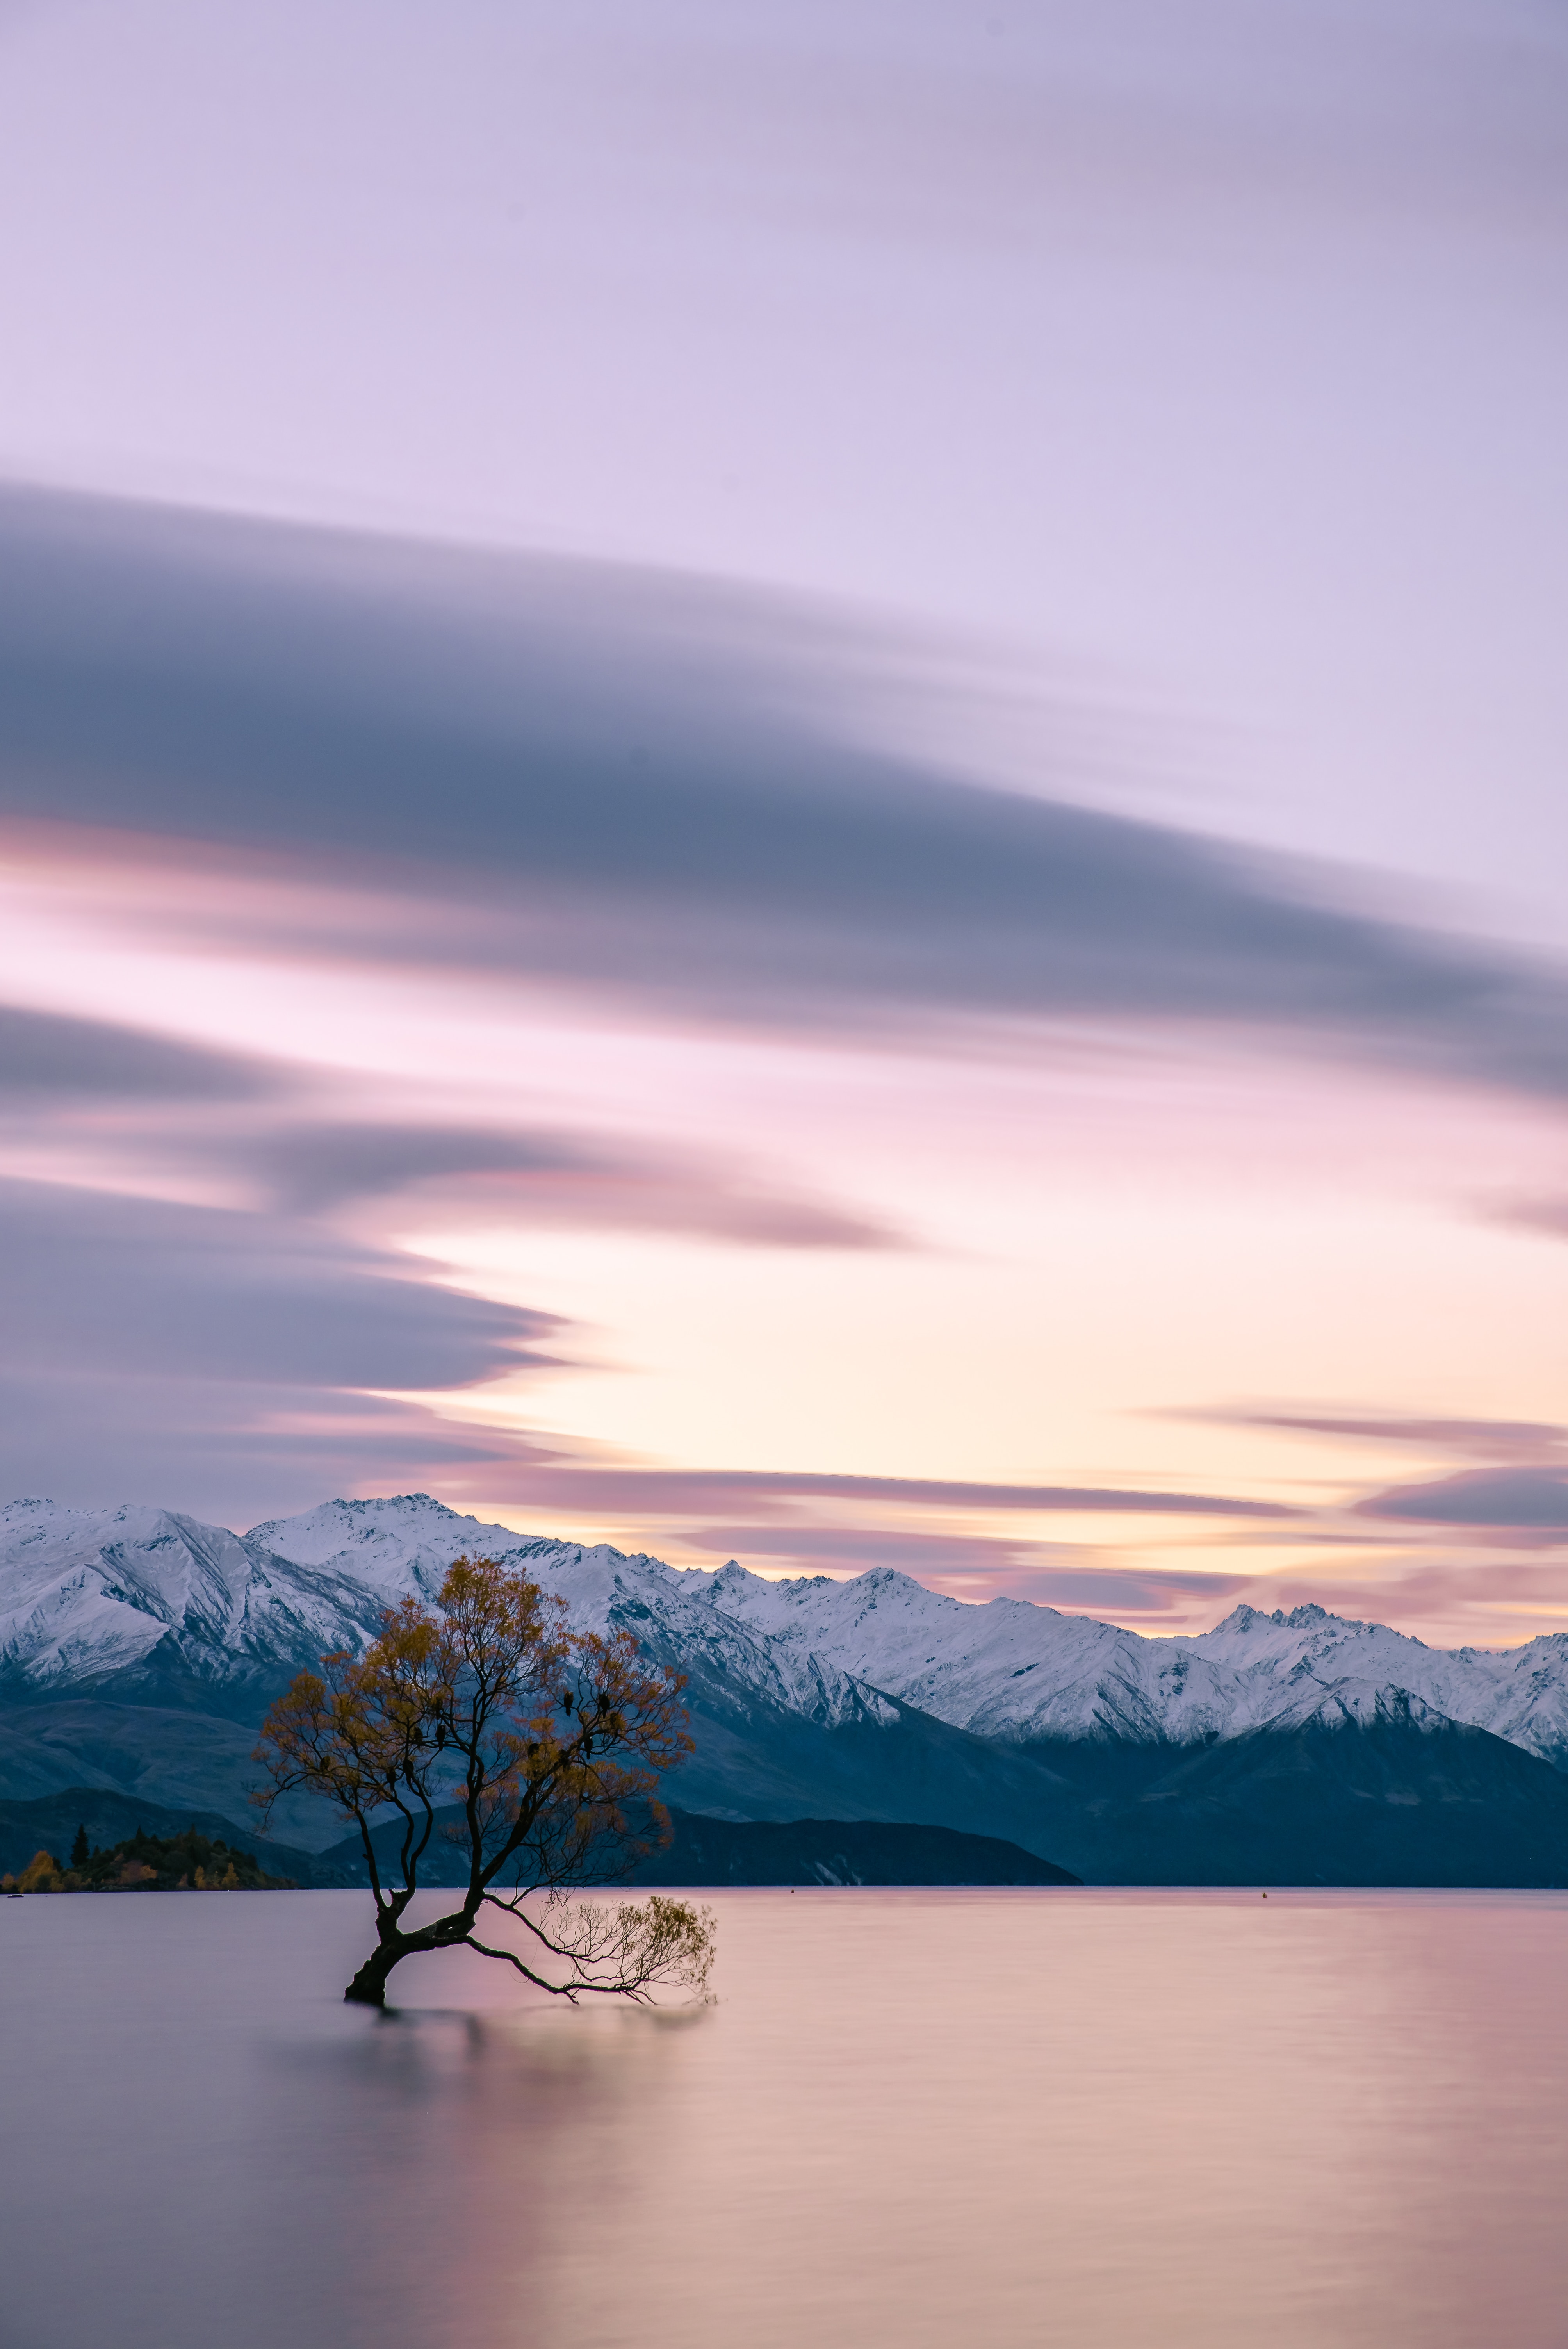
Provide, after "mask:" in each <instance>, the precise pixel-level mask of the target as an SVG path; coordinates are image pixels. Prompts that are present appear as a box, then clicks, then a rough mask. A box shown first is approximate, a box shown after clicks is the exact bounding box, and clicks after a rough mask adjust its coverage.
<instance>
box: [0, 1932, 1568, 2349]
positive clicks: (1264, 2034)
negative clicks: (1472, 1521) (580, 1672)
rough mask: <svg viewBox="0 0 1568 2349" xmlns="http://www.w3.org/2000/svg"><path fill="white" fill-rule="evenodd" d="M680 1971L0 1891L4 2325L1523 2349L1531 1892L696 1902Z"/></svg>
mask: <svg viewBox="0 0 1568 2349" xmlns="http://www.w3.org/2000/svg"><path fill="white" fill-rule="evenodd" d="M703 1897H705V1898H707V1899H711V1901H712V1904H713V1907H714V1908H715V1909H716V1910H717V1914H718V1920H719V1951H720V1961H719V1966H718V1968H717V1973H716V1977H715V1988H716V1991H717V2004H715V2005H713V2006H710V2007H707V2008H705V2009H697V2010H688V2011H686V2012H665V2013H645V2012H635V2011H633V2012H628V2011H624V2010H623V2009H620V2008H614V2009H606V2008H604V2007H600V2008H597V2009H595V2010H593V2011H592V2012H584V2011H576V2012H574V2011H572V2010H570V2009H563V2008H562V2007H560V2006H558V2005H555V2004H552V2003H548V2002H540V2001H538V2000H537V1999H531V1997H530V1996H529V1994H528V1993H527V1992H526V1987H525V1986H523V1985H521V1984H520V1983H518V1982H517V1978H516V1977H515V1976H511V1975H510V1973H509V1971H507V1970H505V1969H503V1968H501V1967H500V1966H498V1965H496V1964H494V1963H493V1962H490V1961H486V1960H484V1959H482V1958H479V1957H476V1956H473V1955H472V1954H471V1953H469V1952H466V1951H464V1952H458V1953H455V1954H452V1955H450V1956H442V1957H440V1958H427V1959H419V1960H415V1961H410V1963H409V1964H408V1965H407V1967H405V1968H404V1969H403V1970H402V1971H401V1972H400V1974H399V1975H398V1976H397V1977H395V1980H394V1985H393V1988H394V1992H395V1994H397V1996H398V1997H399V1998H400V1999H402V2000H404V2001H406V2002H407V2004H405V2005H404V2006H403V2007H402V2008H401V2009H400V2010H399V2011H398V2012H397V2013H388V2014H387V2015H386V2016H384V2017H383V2016H377V2015H376V2014H374V2013H366V2012H364V2011H361V2010H356V2009H349V2008H346V2007H344V2006H343V2005H342V2004H341V2002H340V1993H341V1990H342V1985H343V1982H345V1980H346V1978H347V1975H348V1973H349V1971H351V1970H352V1967H353V1965H354V1964H355V1963H356V1962H357V1960H358V1959H359V1957H361V1956H362V1955H363V1954H364V1953H365V1951H366V1948H367V1947H368V1938H369V1937H368V1931H367V1923H368V1901H367V1899H366V1896H365V1895H363V1894H356V1893H330V1892H326V1893H311V1892H299V1893H230V1894H227V1895H223V1896H204V1895H196V1894H186V1895H180V1894H166V1895H140V1896H137V1895H123V1896H118V1897H114V1898H99V1899H94V1898H88V1897H78V1898H75V1899H70V1898H58V1899H29V1900H26V1901H0V2009H3V2012H0V2064H3V2067H4V2069H3V2079H0V2087H3V2104H0V2112H3V2117H0V2130H3V2132H4V2145H5V2174H4V2181H3V2182H4V2192H3V2194H0V2340H4V2342H5V2344H7V2349H99V2344H114V2349H263V2344H265V2349H280V2344H286V2349H328V2344H331V2349H361V2345H362V2344H363V2349H370V2345H371V2344H376V2349H404V2344H409V2349H413V2344H421V2349H429V2345H430V2344H438V2349H501V2344H518V2349H522V2344H528V2349H623V2345H624V2349H632V2344H635V2349H718V2344H725V2349H776V2344H777V2349H784V2344H790V2345H791V2349H796V2344H812V2349H851V2344H855V2349H865V2345H866V2344H872V2349H876V2344H882V2343H896V2344H913V2349H926V2345H927V2344H930V2349H936V2344H941V2345H942V2349H963V2344H979V2349H1015V2344H1016V2345H1017V2349H1023V2344H1030V2349H1037V2344H1062V2349H1101V2344H1105V2349H1111V2344H1114V2349H1146V2344H1170V2345H1171V2349H1188V2344H1191V2349H1198V2344H1202V2349H1243V2344H1245V2349H1258V2344H1268V2349H1307V2344H1311V2349H1354V2345H1355V2344H1368V2349H1371V2344H1376V2349H1400V2344H1411V2349H1415V2345H1416V2344H1420V2349H1480V2345H1481V2344H1488V2349H1490V2344H1503V2343H1506V2344H1509V2349H1537V2344H1539V2349H1548V2344H1551V2349H1560V2344H1562V2343H1563V2340H1564V2338H1565V2337H1568V2313H1565V2312H1568V2220H1565V2217H1564V2212H1565V2209H1568V2023H1565V2015H1568V1996H1565V1993H1568V1895H1563V1894H1554V1893H1473V1894H1464V1893H1364V1892H1363V1893H1306V1892H1297V1893H1288V1892H1287V1893H1271V1895H1270V1897H1269V1899H1267V1900H1266V1901H1264V1900H1262V1899H1259V1897H1258V1896H1257V1895H1256V1894H1255V1893H1251V1894H1243V1893H1237V1892H1212V1891H1205V1892H1170V1891H1160V1892H1140V1891H1102V1890H1085V1891H1035V1890H1020V1891H983V1892H982V1891H973V1892H969V1891H951V1890H941V1891H913V1890H911V1891H855V1890H837V1889H831V1890H830V1889H824V1890H821V1891H812V1892H799V1893H794V1894H791V1893H788V1892H776V1891H765V1892H764V1891H757V1892H719V1893H714V1894H711V1895H705V1896H703Z"/></svg>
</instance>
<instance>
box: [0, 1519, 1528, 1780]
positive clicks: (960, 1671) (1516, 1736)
mask: <svg viewBox="0 0 1568 2349" xmlns="http://www.w3.org/2000/svg"><path fill="white" fill-rule="evenodd" d="M465 1551H466V1552H467V1553H468V1554H469V1556H473V1555H476V1554H478V1555H488V1556H490V1557H497V1558H499V1559H500V1560H501V1561H502V1562H503V1563H504V1564H506V1565H508V1566H509V1567H511V1568H525V1569H526V1570H527V1571H528V1572H529V1573H530V1574H531V1575H532V1576H533V1577H534V1578H535V1579H536V1580H538V1581H539V1582H540V1583H542V1586H543V1587H544V1588H545V1589H546V1590H547V1591H550V1592H556V1593H559V1594H560V1596H561V1597H562V1599H564V1600H565V1601H566V1603H567V1606H568V1608H569V1609H570V1611H571V1614H572V1617H573V1620H574V1621H575V1622H577V1623H578V1624H580V1625H581V1626H583V1628H591V1629H602V1628H603V1627H604V1626H605V1625H608V1624H618V1625H622V1626H624V1627H626V1628H628V1629H631V1630H634V1632H635V1634H636V1636H637V1637H638V1638H639V1639H640V1640H643V1641H644V1642H645V1644H646V1645H647V1646H648V1647H649V1649H650V1650H651V1651H653V1652H655V1653H657V1654H659V1655H661V1656H663V1657H665V1658H666V1659H668V1660H669V1661H673V1662H675V1663H676V1664H678V1665H679V1666H680V1668H681V1669H682V1670H686V1671H692V1672H694V1673H700V1674H702V1675H704V1676H706V1678H707V1681H708V1682H710V1683H715V1684H721V1685H722V1686H723V1687H724V1688H725V1689H726V1690H727V1691H728V1692H730V1694H731V1695H732V1696H734V1697H737V1698H738V1699H740V1700H741V1701H742V1702H746V1701H748V1696H749V1695H750V1694H756V1695H759V1696H766V1697H767V1698H768V1700H769V1702H772V1703H775V1704H779V1705H782V1706H785V1707H786V1708H788V1709H789V1710H792V1711H794V1712H796V1713H800V1714H803V1715H805V1716H807V1717H809V1718H810V1719H812V1720H815V1721H817V1722H820V1723H827V1724H832V1723H837V1722H841V1721H849V1720H851V1719H855V1720H862V1721H863V1720H875V1719H877V1718H883V1717H888V1714H889V1707H888V1703H887V1700H890V1699H896V1700H897V1701H898V1702H902V1703H903V1704H905V1705H908V1706H911V1707H913V1708H915V1709H917V1710H919V1711H921V1712H924V1713H931V1714H934V1715H935V1716H936V1717H937V1718H938V1719H940V1720H942V1721H944V1722H947V1723H951V1724H952V1725H953V1726H954V1727H956V1728H960V1729H965V1730H967V1731H969V1732H971V1733H974V1734H975V1735H977V1736H981V1737H985V1738H991V1739H996V1740H1001V1741H1006V1742H1007V1743H1010V1744H1045V1743H1048V1742H1054V1741H1059V1740H1063V1739H1083V1738H1092V1739H1120V1740H1129V1739H1130V1740H1136V1741H1139V1742H1142V1743H1164V1742H1174V1743H1178V1744H1186V1743H1191V1742H1196V1741H1199V1740H1210V1739H1213V1738H1227V1737H1236V1736H1240V1735H1243V1734H1245V1733H1248V1732H1250V1731H1252V1730H1255V1729H1260V1728H1267V1727H1273V1726H1285V1725H1289V1724H1294V1723H1301V1722H1304V1721H1306V1720H1308V1719H1315V1718H1319V1719H1324V1720H1327V1719H1330V1718H1341V1719H1345V1718H1351V1717H1354V1718H1357V1719H1361V1718H1370V1717H1371V1713H1368V1712H1367V1708H1368V1707H1370V1708H1372V1712H1374V1713H1375V1712H1377V1709H1378V1708H1379V1707H1381V1708H1382V1709H1383V1711H1385V1712H1386V1711H1387V1707H1388V1706H1389V1705H1390V1704H1391V1703H1393V1702H1395V1697H1396V1696H1397V1697H1398V1700H1399V1702H1405V1703H1407V1704H1410V1705H1416V1706H1419V1707H1424V1708H1426V1709H1427V1710H1428V1711H1429V1712H1430V1713H1432V1714H1433V1715H1434V1716H1440V1717H1442V1718H1445V1719H1448V1720H1450V1721H1457V1722H1464V1723H1473V1724H1474V1725H1476V1726H1477V1727H1480V1728H1483V1729H1487V1730H1490V1731H1491V1732H1492V1733H1494V1734H1495V1735H1498V1736H1501V1737H1504V1738H1507V1739H1510V1740H1511V1742H1512V1743H1514V1744H1518V1745H1522V1746H1523V1747H1525V1748H1526V1749H1528V1750H1529V1751H1531V1752H1532V1753H1536V1754H1542V1756H1544V1757H1545V1758H1547V1759H1549V1760H1553V1761H1558V1762H1560V1763H1561V1764H1563V1766H1565V1767H1568V1633H1563V1632H1555V1633H1551V1634H1546V1635H1543V1636H1542V1638H1540V1639H1537V1640H1532V1641H1531V1642H1530V1643H1529V1644H1528V1645H1527V1646H1525V1647H1522V1648H1517V1649H1511V1650H1506V1651H1501V1652H1500V1653H1493V1652H1489V1651H1484V1650H1477V1649H1460V1650H1459V1651H1454V1652H1448V1651H1443V1650H1439V1649H1431V1648H1428V1647H1426V1646H1424V1645H1423V1644H1422V1642H1421V1641H1420V1640H1413V1639H1409V1638H1408V1637H1406V1636H1405V1635H1404V1634H1403V1633H1400V1632H1397V1631H1394V1630H1390V1629H1389V1628H1388V1627H1387V1625H1385V1624H1380V1623H1364V1622H1358V1621H1353V1620H1349V1619H1346V1618H1343V1617H1340V1616H1336V1615H1334V1614H1331V1613H1330V1612H1329V1611H1328V1610H1327V1609H1325V1608H1323V1607H1320V1606H1316V1605H1312V1604H1308V1605H1305V1606H1300V1607H1295V1608H1293V1609H1290V1610H1289V1612H1288V1613H1287V1612H1286V1611H1285V1610H1284V1609H1275V1610H1274V1612H1273V1613H1272V1614H1267V1613H1264V1611H1262V1610H1261V1609H1257V1608H1253V1607H1248V1606H1244V1605H1243V1606H1238V1607H1236V1608H1233V1609H1232V1611H1231V1613H1230V1614H1229V1615H1227V1616H1226V1617H1225V1619H1224V1620H1223V1621H1222V1622H1221V1623H1219V1624H1217V1625H1216V1627H1215V1628H1214V1630H1212V1631H1206V1632H1202V1633H1200V1634H1198V1635H1196V1636H1193V1637H1187V1638H1179V1639H1155V1640H1150V1639H1144V1638H1142V1637H1140V1635H1139V1634H1138V1633H1136V1632H1133V1631H1127V1630H1120V1629H1119V1628H1118V1627H1117V1626H1116V1625H1114V1624H1110V1623H1100V1622H1096V1621H1095V1620H1094V1619H1092V1618H1089V1617H1087V1616H1075V1615H1061V1614H1058V1613H1057V1612H1056V1611H1055V1610H1054V1609H1051V1608H1048V1607H1038V1606H1035V1605H1032V1604H1031V1603H1030V1602H1029V1601H1027V1600H1026V1599H994V1600H992V1601H991V1602H990V1603H989V1604H987V1605H985V1606H967V1605H965V1604H964V1603H963V1602H962V1601H960V1600H958V1599H951V1598H948V1597H946V1596H945V1595H944V1594H943V1593H941V1592H939V1591H934V1590H928V1589H927V1588H925V1586H924V1585H923V1583H919V1582H916V1581H915V1580H914V1579H913V1578H912V1577H911V1576H909V1575H906V1574H901V1573H899V1572H898V1571H897V1570H896V1569H895V1568H891V1567H879V1568H872V1571H871V1572H870V1573H867V1574H863V1575H859V1576H857V1577H855V1578H853V1579H851V1580H847V1581H835V1580H833V1579H832V1578H830V1577H829V1576H827V1575H821V1574H818V1575H809V1576H807V1575H803V1576H799V1577H798V1578H793V1579H789V1580H784V1581H773V1580H769V1578H766V1577H764V1576H761V1575H758V1574H753V1573H751V1572H749V1571H748V1569H747V1568H745V1567H743V1566H741V1565H739V1564H738V1563H737V1561H736V1560H735V1559H733V1558H731V1559H729V1560H727V1563H726V1564H725V1565H724V1566H722V1567H721V1568H717V1570H712V1569H707V1568H676V1567H671V1566H669V1565H666V1564H665V1561H664V1560H663V1559H661V1558H657V1557H650V1556H648V1555H646V1554H645V1553H640V1552H625V1551H623V1550H619V1549H616V1548H614V1547H613V1546H612V1545H610V1544H608V1543H600V1544H597V1545H595V1546H593V1547H583V1545H582V1544H580V1543H576V1542H571V1541H562V1540H556V1539H552V1538H550V1537H540V1536H527V1535H522V1534H519V1533H518V1532H517V1531H516V1530H515V1529H514V1528H512V1527H511V1526H500V1525H486V1524H484V1523H482V1522H481V1521H480V1519H478V1518H476V1517H472V1516H464V1515H463V1514H462V1513H461V1512H460V1511H459V1510H456V1509H452V1508H449V1507H448V1506H447V1505H446V1504H445V1503H444V1502H441V1501H438V1500H436V1499H435V1498H434V1497H433V1496H432V1495H430V1494H428V1493H406V1494H403V1495H398V1496H397V1497H395V1498H388V1499H377V1500H367V1501H347V1500H338V1501H327V1502H324V1503H323V1504H322V1505H321V1506H319V1507H317V1508H314V1509H307V1510H304V1511H302V1512H301V1513H300V1514H298V1515H297V1516H292V1517H280V1518H274V1519H271V1520H269V1521H267V1522H266V1523H264V1524H263V1525H259V1526H253V1527H252V1529H251V1531H250V1532H249V1533H248V1534H245V1535H242V1536H241V1535H236V1534H233V1533H231V1532H230V1531H228V1530H227V1529H226V1528H225V1527H223V1526H204V1525H202V1524H201V1523H200V1522H199V1521H198V1520H196V1519H195V1518H192V1517H188V1516H181V1515H179V1514H178V1513H175V1512H170V1511H167V1510H160V1509H154V1508H148V1507H136V1506H125V1507H121V1508H110V1509H98V1510H93V1509H67V1508H61V1507H59V1506H57V1505H56V1504H54V1503H51V1502H47V1501H38V1500H26V1501H15V1502H12V1503H11V1504H10V1505H9V1506H5V1507H4V1508H0V1675H4V1676H5V1677H6V1678H8V1679H10V1681H11V1682H12V1683H13V1685H15V1684H17V1683H20V1684H21V1685H22V1687H23V1688H24V1689H28V1690H31V1691H33V1692H42V1691H44V1690H60V1689H66V1688H78V1689H81V1688H94V1687H97V1688H99V1689H104V1690H106V1691H108V1692H112V1693H114V1694H115V1695H116V1696H117V1697H135V1696H137V1695H138V1694H139V1695H141V1696H142V1697H143V1698H146V1697H147V1696H148V1695H149V1694H152V1695H154V1696H157V1695H158V1692H159V1691H160V1689H162V1688H163V1687H165V1685H166V1684H167V1683H168V1682H169V1681H170V1678H172V1679H174V1680H176V1681H182V1682H185V1683H189V1682H191V1680H192V1679H194V1680H196V1681H199V1682H203V1683H205V1684H207V1685H208V1686H209V1687H211V1688H213V1689H215V1690H222V1688H223V1687H224V1686H225V1685H228V1686H230V1687H232V1691H233V1698H232V1702H233V1707H234V1709H235V1710H236V1712H239V1711H241V1710H242V1709H243V1708H244V1707H245V1706H247V1705H249V1704H250V1702H251V1697H250V1695H248V1694H247V1692H253V1691H255V1690H257V1689H259V1688H262V1687H263V1686H264V1687H268V1688H275V1687H277V1686H279V1685H281V1684H283V1682H285V1681H286V1679H287V1677H288V1676H289V1674H290V1673H291V1672H292V1671H296V1670H298V1669H299V1667H300V1665H301V1664H304V1663H314V1662H315V1661H316V1660H317V1659H318V1658H319V1657H320V1656H321V1655H323V1654H325V1652H327V1651H329V1650H331V1649H334V1648H342V1647H350V1648H353V1647H358V1646H362V1645H363V1644H364V1642H365V1641H366V1640H368V1639H370V1638H372V1637H374V1635H375V1633H376V1631H377V1629H378V1627H379V1623H380V1619H381V1615H382V1612H383V1610H384V1609H386V1608H387V1607H388V1606H390V1605H392V1604H395V1603H396V1602H397V1600H398V1599H402V1598H404V1597H405V1596H407V1595H409V1594H411V1593H417V1594H418V1595H420V1596H423V1597H427V1598H428V1597H429V1596H431V1595H433V1593H434V1592H435V1591H436V1590H437V1589H438V1588H439V1585H440V1581H441V1578H442V1577H443V1576H444V1575H445V1573H446V1571H447V1569H448V1568H449V1566H450V1565H451V1563H452V1560H453V1559H454V1557H458V1556H459V1553H461V1552H465ZM1389 1692H1395V1695H1394V1696H1390V1694H1389ZM158 1701H159V1702H163V1701H166V1700H165V1699H164V1698H163V1697H161V1696H158ZM180 1701H181V1702H190V1694H189V1690H188V1688H187V1691H186V1692H185V1693H184V1694H182V1695H181V1698H180Z"/></svg>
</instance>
